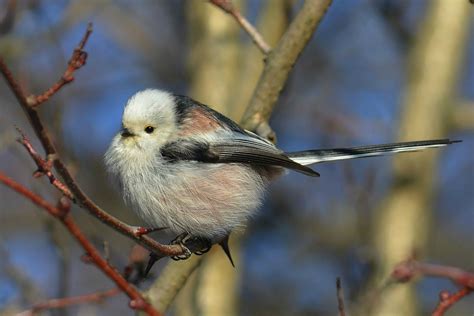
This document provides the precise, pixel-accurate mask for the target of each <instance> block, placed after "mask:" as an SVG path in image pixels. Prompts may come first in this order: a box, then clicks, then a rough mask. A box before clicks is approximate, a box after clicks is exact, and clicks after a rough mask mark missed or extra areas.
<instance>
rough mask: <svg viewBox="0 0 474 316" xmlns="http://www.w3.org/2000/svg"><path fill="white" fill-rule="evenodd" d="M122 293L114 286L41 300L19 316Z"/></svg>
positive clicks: (96, 300)
mask: <svg viewBox="0 0 474 316" xmlns="http://www.w3.org/2000/svg"><path fill="white" fill-rule="evenodd" d="M119 293H120V289H119V288H113V289H110V290H107V291H103V292H95V293H90V294H85V295H78V296H72V297H64V298H55V299H51V300H48V301H45V302H41V303H38V304H35V305H34V306H33V307H32V308H31V309H29V310H27V311H24V312H21V313H19V314H18V315H17V316H30V315H31V316H32V315H36V314H37V313H39V312H41V311H44V310H49V309H57V308H65V307H69V306H73V305H80V304H85V303H100V302H102V301H103V300H104V299H106V298H109V297H112V296H115V295H117V294H119Z"/></svg>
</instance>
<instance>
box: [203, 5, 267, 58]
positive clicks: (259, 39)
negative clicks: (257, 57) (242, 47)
mask: <svg viewBox="0 0 474 316" xmlns="http://www.w3.org/2000/svg"><path fill="white" fill-rule="evenodd" d="M209 2H210V3H212V4H213V5H215V6H216V7H218V8H220V9H222V10H223V11H224V12H225V13H228V14H230V15H232V16H233V17H234V19H235V20H236V21H237V23H239V25H240V26H241V27H242V28H243V29H244V30H245V31H246V32H247V34H248V35H250V37H251V38H252V40H253V42H254V43H255V45H257V47H258V48H259V49H260V50H261V51H262V53H264V54H265V55H268V54H270V52H271V50H272V48H271V47H270V45H268V44H267V42H265V40H264V39H263V36H262V35H261V34H260V33H259V32H258V31H257V29H256V28H255V27H254V26H253V25H252V24H250V22H249V21H248V20H247V19H246V18H245V17H244V16H242V14H240V12H239V10H237V9H236V8H235V6H234V4H233V3H232V0H209Z"/></svg>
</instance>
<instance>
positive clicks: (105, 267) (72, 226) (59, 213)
mask: <svg viewBox="0 0 474 316" xmlns="http://www.w3.org/2000/svg"><path fill="white" fill-rule="evenodd" d="M0 182H2V183H3V184H5V185H6V186H8V187H10V188H11V189H13V190H14V191H16V192H17V193H19V194H20V195H22V196H23V197H25V198H27V199H28V200H30V201H31V202H33V203H34V204H36V205H37V206H39V207H41V208H43V209H44V210H46V211H47V212H48V213H49V214H50V215H51V216H53V217H55V218H56V219H58V220H59V221H61V223H62V224H63V225H64V226H65V227H66V229H67V230H68V231H69V232H70V233H71V235H72V236H73V237H74V238H75V239H76V241H78V242H79V244H80V245H81V246H82V248H84V250H85V251H86V253H87V254H88V256H89V257H90V259H91V260H92V262H93V263H94V264H95V265H96V266H97V267H98V268H99V269H100V270H101V271H102V272H103V273H104V274H105V275H107V276H108V277H109V278H110V279H111V280H112V281H113V282H114V283H115V284H116V285H117V287H119V288H120V289H121V290H122V291H123V292H124V293H125V294H127V296H128V297H129V298H130V300H131V301H130V303H129V305H130V307H131V308H133V309H138V310H143V311H144V312H146V313H147V314H148V315H160V314H159V313H158V312H157V311H156V310H155V309H154V308H153V307H152V306H151V305H150V304H149V303H147V302H146V301H145V299H144V298H143V296H142V295H141V293H140V292H139V291H138V290H137V289H136V288H135V287H134V286H132V285H131V284H130V283H128V281H127V280H126V279H125V278H124V277H123V276H122V275H121V274H120V273H119V272H118V271H117V269H115V268H114V267H112V266H111V265H110V264H109V263H108V262H107V261H106V260H105V259H103V258H102V257H101V255H100V253H99V251H98V250H97V249H96V248H95V247H94V246H93V245H92V244H91V243H90V242H89V240H88V239H87V237H86V236H85V235H84V234H83V233H82V231H81V229H80V228H79V226H77V224H76V222H75V221H74V220H73V219H72V217H71V216H70V214H69V210H70V207H71V203H70V202H69V200H68V199H66V198H65V197H63V198H61V199H60V200H59V202H58V205H57V206H53V205H51V204H50V203H48V202H47V201H46V200H44V199H43V198H41V197H40V196H38V195H36V194H35V193H33V192H31V191H30V190H28V189H27V188H25V187H24V186H22V185H21V184H19V183H17V182H15V181H14V180H12V179H10V178H9V177H7V176H6V175H4V174H3V173H1V172H0Z"/></svg>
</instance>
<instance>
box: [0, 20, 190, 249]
mask: <svg viewBox="0 0 474 316" xmlns="http://www.w3.org/2000/svg"><path fill="white" fill-rule="evenodd" d="M90 32H91V28H88V30H87V31H86V36H84V37H83V39H82V40H81V42H80V43H79V45H78V47H79V48H81V47H83V46H84V45H85V43H86V41H87V39H88V37H89V35H90ZM0 72H1V74H2V75H3V77H4V78H5V80H6V82H7V84H8V86H9V87H10V89H11V91H12V92H13V93H14V95H15V97H16V99H17V100H18V103H19V104H20V106H21V107H22V109H23V110H24V112H25V114H26V116H27V117H28V119H29V121H30V123H31V126H32V127H33V130H34V131H35V133H36V136H37V137H38V139H39V140H40V142H41V144H42V146H43V148H44V150H45V151H46V156H47V157H48V159H47V160H48V163H52V164H53V165H54V168H55V169H56V171H57V172H58V173H59V174H60V175H61V177H62V178H63V180H64V185H65V186H66V187H67V188H68V189H69V191H70V192H71V193H72V195H73V196H74V198H75V199H74V202H75V203H77V204H78V205H79V206H81V207H82V208H84V209H86V210H87V211H88V212H89V213H90V214H92V215H93V216H95V217H96V218H98V219H99V220H101V221H102V222H104V223H105V224H107V225H108V226H110V227H112V228H113V229H115V230H116V231H118V232H120V233H121V234H123V235H125V236H127V237H129V238H131V239H134V240H135V241H136V242H139V243H140V244H141V245H143V246H144V247H145V248H147V249H148V250H150V251H153V252H155V253H157V254H158V255H160V256H175V255H179V254H182V253H183V249H182V248H181V246H179V245H163V244H160V243H158V242H157V241H155V240H153V239H152V238H150V237H148V236H146V235H143V234H137V228H136V227H133V226H130V225H127V224H126V223H124V222H122V221H121V220H119V219H118V218H116V217H114V216H112V215H110V214H109V213H107V212H106V211H104V210H102V209H101V208H100V207H99V206H97V205H96V204H95V203H94V202H93V201H92V200H91V199H90V198H89V197H88V196H87V195H86V194H85V193H84V191H83V190H82V189H81V188H80V187H79V185H78V184H77V183H76V181H75V180H74V178H73V177H72V175H71V173H70V172H69V170H68V168H67V167H66V165H65V164H64V162H63V161H62V160H61V159H60V157H59V155H58V153H57V151H56V148H55V146H54V144H53V142H52V140H51V138H50V136H49V134H48V132H47V130H46V127H45V126H44V124H43V122H42V120H41V119H40V117H39V115H38V112H37V110H36V109H37V107H34V106H31V105H30V103H29V102H28V100H27V98H26V94H25V92H24V91H23V89H22V88H21V86H20V85H19V84H18V82H17V81H16V80H15V78H14V76H13V74H12V72H11V71H10V69H9V68H8V66H7V65H6V64H5V62H4V60H3V59H2V58H1V57H0ZM38 168H41V166H38ZM58 188H59V187H58Z"/></svg>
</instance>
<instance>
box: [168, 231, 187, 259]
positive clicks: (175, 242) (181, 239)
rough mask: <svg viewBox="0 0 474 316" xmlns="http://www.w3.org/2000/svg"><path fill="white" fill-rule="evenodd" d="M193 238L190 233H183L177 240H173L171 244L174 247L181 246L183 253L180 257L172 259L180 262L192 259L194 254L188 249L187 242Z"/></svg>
mask: <svg viewBox="0 0 474 316" xmlns="http://www.w3.org/2000/svg"><path fill="white" fill-rule="evenodd" d="M190 238H191V236H190V235H189V234H188V233H182V234H180V235H178V236H177V237H176V238H175V239H173V240H172V241H171V242H170V244H172V245H180V246H181V248H182V249H183V253H182V254H180V255H176V256H172V257H171V259H173V260H175V261H178V260H186V259H188V258H189V257H191V255H192V252H191V250H189V248H188V247H186V242H187V241H188V240H189V239H190Z"/></svg>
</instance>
